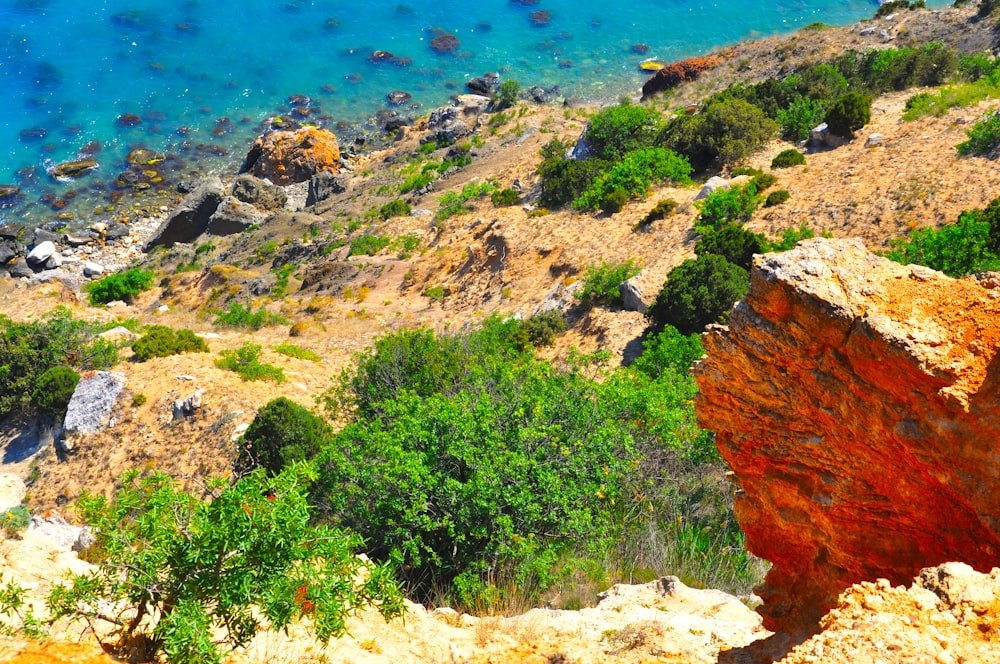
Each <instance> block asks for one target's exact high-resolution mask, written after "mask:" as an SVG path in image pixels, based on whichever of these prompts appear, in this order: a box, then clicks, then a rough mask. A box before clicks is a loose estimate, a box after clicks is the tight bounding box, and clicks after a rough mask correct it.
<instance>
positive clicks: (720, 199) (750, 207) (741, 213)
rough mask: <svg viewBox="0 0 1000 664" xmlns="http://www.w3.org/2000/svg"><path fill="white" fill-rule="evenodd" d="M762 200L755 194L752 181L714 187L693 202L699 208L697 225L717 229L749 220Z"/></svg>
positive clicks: (755, 190) (755, 189)
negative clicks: (700, 198) (719, 187)
mask: <svg viewBox="0 0 1000 664" xmlns="http://www.w3.org/2000/svg"><path fill="white" fill-rule="evenodd" d="M762 202H763V198H762V197H761V196H758V195H757V187H756V186H754V184H753V183H752V182H748V183H747V184H745V185H742V186H740V185H732V186H730V187H729V188H728V189H716V190H715V191H713V192H712V193H711V194H709V195H708V196H706V197H705V198H704V199H702V200H701V201H698V202H697V203H695V205H696V206H697V207H698V209H699V210H700V212H699V214H698V221H697V226H699V227H700V226H710V227H712V228H716V229H718V228H721V227H722V226H725V225H727V224H742V223H743V222H745V221H749V220H750V218H751V217H752V216H753V213H754V212H756V211H757V208H759V207H760V204H761V203H762ZM699 232H701V231H700V230H699Z"/></svg>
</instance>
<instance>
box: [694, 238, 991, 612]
mask: <svg viewBox="0 0 1000 664" xmlns="http://www.w3.org/2000/svg"><path fill="white" fill-rule="evenodd" d="M998 296H1000V288H998V285H997V284H996V283H995V282H993V281H989V280H984V281H983V282H978V281H976V280H974V279H971V278H967V279H961V280H955V279H951V278H948V277H946V276H945V275H943V274H940V273H937V272H934V271H933V270H928V269H926V268H924V269H922V270H915V269H914V267H913V266H903V265H898V264H896V263H893V262H891V261H888V260H886V259H883V258H879V257H877V256H875V255H873V254H871V253H869V252H868V251H867V250H866V249H865V248H864V246H863V244H862V243H861V241H860V240H823V239H817V240H808V241H805V242H801V243H799V245H798V246H797V247H796V248H795V249H793V250H792V251H789V252H786V253H782V254H770V255H766V256H763V257H758V258H756V259H755V265H754V269H753V272H752V277H751V286H750V290H749V292H748V293H747V296H746V298H745V299H744V300H743V301H742V302H740V303H739V304H738V305H737V306H736V307H735V308H734V310H733V312H732V314H731V315H730V318H729V325H728V327H722V326H713V327H711V328H710V329H709V331H708V332H707V333H706V334H705V335H704V336H703V342H704V345H705V349H706V352H707V358H706V359H704V360H702V361H701V362H700V363H699V364H697V365H696V367H695V377H696V379H697V382H698V386H699V394H698V397H697V400H696V410H697V414H698V420H699V423H700V424H701V425H702V426H703V427H706V428H710V429H713V430H715V432H716V445H717V446H718V448H719V451H720V452H721V454H722V456H723V457H724V458H725V460H726V461H727V462H728V463H729V465H730V466H731V467H732V469H733V471H734V473H735V479H736V481H737V483H738V484H739V485H740V487H741V489H742V490H741V492H740V494H739V496H738V497H737V499H736V504H735V510H736V515H737V518H738V519H739V521H740V525H741V527H742V529H743V531H744V532H745V533H746V544H747V547H748V548H749V549H750V550H751V551H752V552H754V553H755V554H757V555H758V556H761V557H763V558H765V559H767V560H769V561H770V562H771V563H772V565H773V567H772V569H771V571H770V572H769V573H768V575H767V578H766V579H765V582H764V584H763V585H762V586H761V587H760V588H758V594H759V595H760V596H761V598H762V599H763V600H764V604H763V606H762V607H761V608H760V609H759V610H760V612H761V614H762V615H763V616H764V625H765V627H768V628H769V629H775V628H780V627H783V626H784V627H794V626H796V625H797V624H802V625H809V624H811V623H813V622H814V621H815V620H816V619H818V618H819V617H820V616H821V615H822V614H823V613H824V612H826V611H827V610H828V609H830V608H831V607H833V606H834V604H835V600H836V597H837V595H838V593H840V592H841V591H842V590H844V589H845V588H847V587H848V586H850V585H851V584H854V583H857V582H860V581H873V580H875V579H878V578H886V579H888V580H889V581H890V582H891V583H893V584H897V583H902V582H905V581H907V580H909V579H911V578H913V577H914V576H915V575H916V574H917V573H918V572H919V571H920V569H922V568H923V567H926V566H929V565H936V564H939V563H941V562H942V561H945V560H964V561H965V562H967V563H969V564H970V565H971V566H972V567H973V568H975V569H977V570H980V571H987V570H989V569H991V568H992V567H994V566H997V565H1000V492H998V491H996V486H997V482H996V478H997V476H998V475H1000V458H998V456H997V453H996V449H997V443H996V441H997V440H998V438H1000V408H998V396H997V395H998V393H1000V389H998V388H1000V354H998V352H997V351H998V348H1000V297H998Z"/></svg>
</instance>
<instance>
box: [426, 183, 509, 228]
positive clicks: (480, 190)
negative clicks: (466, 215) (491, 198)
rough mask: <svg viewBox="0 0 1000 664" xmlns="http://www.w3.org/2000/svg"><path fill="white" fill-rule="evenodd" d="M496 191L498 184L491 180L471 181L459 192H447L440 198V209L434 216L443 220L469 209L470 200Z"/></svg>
mask: <svg viewBox="0 0 1000 664" xmlns="http://www.w3.org/2000/svg"><path fill="white" fill-rule="evenodd" d="M494 191H496V186H495V185H493V184H492V183H491V182H469V183H468V184H466V185H465V186H464V187H462V191H461V192H459V193H455V192H454V191H448V192H445V193H444V194H443V195H442V196H441V198H439V199H438V211H437V214H435V215H434V218H435V219H437V220H438V221H443V220H445V219H447V218H449V217H453V216H455V215H456V214H462V213H463V212H468V211H469V205H468V203H469V201H472V200H475V199H477V198H482V197H483V196H488V195H490V194H492V193H493V192H494Z"/></svg>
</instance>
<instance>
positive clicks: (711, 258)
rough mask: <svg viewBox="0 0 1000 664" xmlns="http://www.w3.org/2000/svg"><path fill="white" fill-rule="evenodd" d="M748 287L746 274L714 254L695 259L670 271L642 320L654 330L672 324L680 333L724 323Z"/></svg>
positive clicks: (748, 280) (741, 269) (696, 330)
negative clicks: (645, 319) (648, 323)
mask: <svg viewBox="0 0 1000 664" xmlns="http://www.w3.org/2000/svg"><path fill="white" fill-rule="evenodd" d="M749 286H750V279H749V277H748V275H747V271H746V270H744V269H743V268H741V267H739V266H738V265H733V264H732V263H730V262H729V261H727V260H726V259H725V258H723V257H722V256H717V255H715V254H706V255H704V256H698V258H696V259H694V260H690V259H689V260H686V261H684V262H683V263H681V264H680V265H678V266H677V267H675V268H674V269H673V270H671V271H670V274H669V275H667V283H665V284H664V285H663V290H661V291H660V293H659V294H658V295H657V296H656V301H655V302H654V303H653V306H651V307H650V308H649V309H647V310H646V317H647V318H648V319H649V321H650V323H651V324H652V325H653V327H654V328H655V329H659V328H661V327H663V326H664V325H673V326H674V327H676V328H677V330H678V332H680V333H681V334H685V335H686V334H692V333H694V332H701V331H702V330H703V329H704V328H705V326H706V325H708V324H709V323H717V322H724V321H725V319H726V318H727V317H728V315H729V310H730V309H732V307H733V304H734V303H736V301H737V300H740V299H742V297H743V296H744V295H746V292H747V289H748V288H749Z"/></svg>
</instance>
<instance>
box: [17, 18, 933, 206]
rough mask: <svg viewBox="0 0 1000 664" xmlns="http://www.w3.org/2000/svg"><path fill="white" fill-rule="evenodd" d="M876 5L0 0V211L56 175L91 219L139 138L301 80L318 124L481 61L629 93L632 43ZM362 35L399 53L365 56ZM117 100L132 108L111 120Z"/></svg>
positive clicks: (707, 36)
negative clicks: (435, 39) (438, 42)
mask: <svg viewBox="0 0 1000 664" xmlns="http://www.w3.org/2000/svg"><path fill="white" fill-rule="evenodd" d="M942 4H943V3H942ZM875 7H876V4H875V2H873V1H872V0H842V1H839V2H833V3H829V2H822V1H821V0H773V1H772V2H769V3H761V2H754V1H753V0H633V1H632V2H628V3H617V2H609V1H603V2H596V1H595V2H581V1H580V0H540V2H539V3H538V4H537V5H533V6H528V7H524V6H518V5H516V4H514V3H512V2H511V1H510V0H478V1H477V2H468V1H467V0H434V1H433V2H428V1H425V0H409V1H408V2H407V0H403V2H400V0H366V1H365V2H361V1H360V0H348V1H346V2H344V1H341V2H332V1H326V2H324V1H321V0H287V1H284V2H282V1H278V2H274V1H273V0H271V1H268V0H239V1H236V0H214V1H212V2H208V1H207V0H188V1H186V2H178V3H162V2H152V1H150V0H92V1H91V2H88V3H82V2H80V0H0V90H2V91H3V94H4V100H3V103H2V104H0V184H20V185H21V186H22V196H21V198H20V201H19V204H18V205H16V206H9V207H8V208H7V209H4V210H0V222H4V221H15V222H25V223H27V222H34V223H37V222H39V221H43V220H46V219H52V218H53V217H54V216H55V213H56V210H57V209H62V208H57V207H54V206H53V205H52V203H53V201H60V200H66V198H65V194H66V193H67V192H68V191H70V190H73V191H79V192H87V191H88V190H89V193H90V196H89V198H86V200H87V205H86V206H83V207H85V209H82V210H80V209H77V212H76V213H75V214H76V217H75V220H76V221H77V222H79V223H90V222H93V221H96V220H97V218H96V217H99V216H100V215H99V214H98V213H97V212H95V211H94V209H93V208H94V203H95V201H96V202H98V203H107V204H109V205H110V204H112V201H110V200H106V199H107V197H108V190H107V188H106V187H105V185H104V184H102V183H106V182H108V181H110V180H113V179H114V177H115V175H117V173H118V172H119V171H121V170H122V169H123V168H125V163H124V157H125V154H126V153H127V151H128V150H129V149H131V148H133V147H136V146H139V145H142V146H145V147H149V148H153V149H156V150H160V151H164V152H167V153H170V154H177V155H180V157H181V159H182V160H183V162H181V161H180V160H178V161H177V162H174V163H173V164H171V168H173V169H174V170H175V171H177V172H181V171H183V170H184V169H192V168H196V167H197V168H206V167H217V166H219V165H222V164H227V165H232V164H235V163H236V162H238V161H240V160H241V158H242V156H243V154H244V153H245V150H246V148H247V147H248V144H249V142H250V141H251V140H252V138H253V136H255V135H256V134H257V133H258V132H259V129H260V127H259V123H260V122H261V121H262V120H263V119H264V118H266V117H268V116H272V115H275V114H277V113H279V112H281V111H282V110H285V111H287V110H288V109H287V106H283V105H284V104H286V103H287V99H288V97H289V95H294V94H302V95H307V96H309V97H310V98H311V99H312V103H313V109H314V110H315V109H316V107H318V108H319V110H318V111H317V113H316V115H319V116H322V117H323V118H324V120H323V122H325V123H327V124H330V125H333V124H335V123H336V122H337V121H347V122H358V121H361V120H363V119H364V118H367V117H370V116H371V115H372V114H373V113H374V112H375V111H377V110H378V109H381V108H386V107H388V105H387V102H386V98H385V95H386V93H388V92H390V91H392V90H396V89H400V90H404V91H406V92H408V93H410V94H412V95H413V99H412V102H411V104H412V105H413V107H411V106H409V105H408V106H404V107H400V108H399V110H400V112H404V113H412V114H419V113H422V112H426V111H427V110H429V109H431V108H433V107H434V106H437V105H440V104H441V103H443V102H444V101H445V100H446V99H447V97H448V96H449V95H450V94H454V93H456V92H461V91H464V83H465V81H466V80H468V79H469V78H471V77H474V76H478V75H481V74H482V73H484V72H487V71H499V72H501V76H503V77H507V78H513V79H516V80H518V81H520V82H521V83H522V84H525V85H535V84H537V85H543V86H551V85H559V86H560V88H561V91H562V94H564V95H573V96H578V97H583V98H589V99H598V98H613V97H616V96H618V95H621V94H630V95H634V94H636V93H637V92H638V90H639V88H640V87H641V85H642V82H643V81H644V80H645V76H644V75H642V73H641V72H639V70H638V68H637V65H638V63H639V62H640V61H642V60H644V59H646V58H650V57H656V58H659V59H663V60H676V59H680V58H684V57H689V56H692V55H698V54H701V53H704V52H706V51H708V50H710V49H711V48H714V47H717V46H721V45H724V44H729V43H734V42H736V41H739V40H742V39H747V38H758V37H763V36H768V35H771V34H775V33H779V32H787V31H791V30H794V29H795V28H798V27H801V26H803V25H806V24H808V23H811V22H814V21H823V22H825V23H829V24H846V23H849V22H851V21H855V20H858V19H861V18H866V17H870V16H871V15H872V13H873V12H874V10H875ZM537 10H545V11H548V12H549V13H550V21H549V23H548V24H547V25H545V26H544V27H536V26H534V25H533V24H532V21H531V19H530V18H529V14H530V13H531V12H533V11H537ZM429 28H439V29H441V30H444V31H447V32H449V33H451V34H454V35H455V36H456V37H457V38H458V40H459V42H460V44H459V47H458V49H457V51H456V52H454V53H448V54H438V53H435V52H434V51H433V50H432V49H431V48H430V41H431V39H432V36H433V35H432V34H431V33H430V32H429V30H428V29H429ZM640 43H643V44H647V45H648V46H649V51H648V52H647V53H645V54H643V55H638V54H636V53H634V52H633V50H632V46H633V45H634V44H640ZM375 50H386V51H390V52H391V53H393V54H394V55H395V56H397V57H399V58H408V59H410V60H411V62H410V63H409V64H408V65H407V66H397V65H393V64H388V63H379V64H374V63H371V62H369V61H368V57H369V56H370V55H371V53H372V52H373V51H375ZM126 113H127V114H136V115H138V116H140V118H142V122H141V123H140V124H139V125H138V126H135V127H130V128H121V127H118V126H116V118H117V117H118V116H119V115H121V114H126ZM223 118H228V121H227V120H222V119H223ZM220 120H221V122H220ZM26 130H27V133H25V134H23V135H22V132H25V131H26ZM38 130H41V131H38ZM42 134H44V135H42ZM92 141H97V142H99V143H100V146H101V151H100V152H99V153H98V155H97V159H98V161H99V162H100V163H101V168H100V170H98V171H96V172H94V173H92V174H90V175H88V176H85V177H83V178H81V179H80V180H78V181H75V182H68V183H57V182H53V181H52V180H51V179H50V178H49V177H48V176H47V175H46V174H45V171H44V169H45V168H46V167H47V166H48V165H51V164H52V163H55V162H60V161H65V160H69V159H73V158H76V157H77V154H78V152H79V150H80V149H81V148H82V147H83V146H84V145H85V144H87V143H88V142H92ZM199 146H200V147H199ZM175 181H176V180H174V182H175ZM157 186H160V187H163V188H167V187H171V188H172V186H173V182H171V181H170V178H167V181H165V182H164V183H162V184H159V185H157ZM154 188H155V187H154ZM46 194H47V195H46ZM42 196H44V197H45V200H44V201H40V200H39V199H40V197H42ZM102 199H104V200H102ZM79 200H83V198H81V199H79ZM80 207H81V206H80V205H76V208H80ZM66 209H74V203H73V202H72V201H70V205H69V207H67V208H66Z"/></svg>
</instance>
